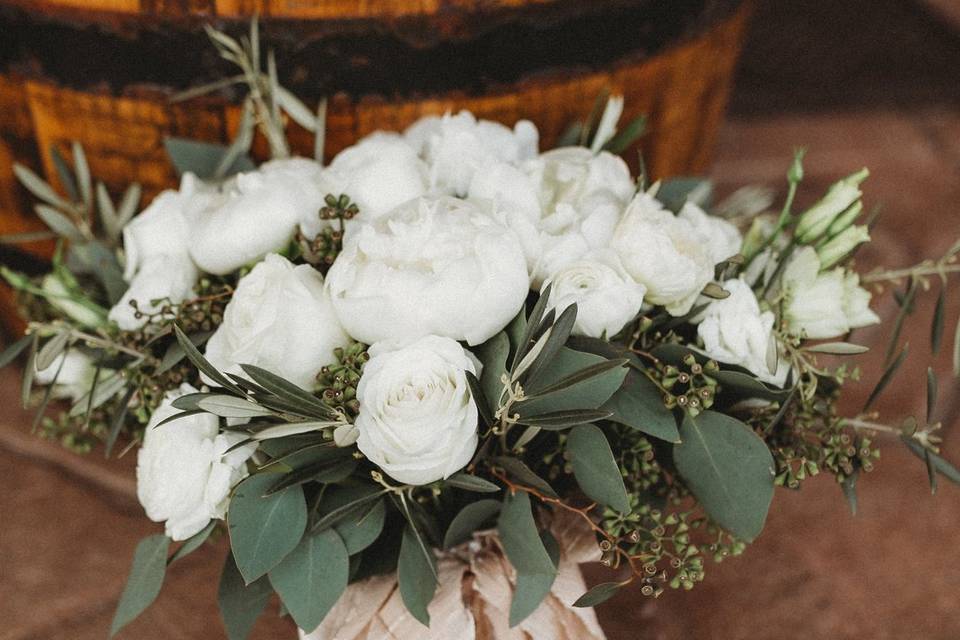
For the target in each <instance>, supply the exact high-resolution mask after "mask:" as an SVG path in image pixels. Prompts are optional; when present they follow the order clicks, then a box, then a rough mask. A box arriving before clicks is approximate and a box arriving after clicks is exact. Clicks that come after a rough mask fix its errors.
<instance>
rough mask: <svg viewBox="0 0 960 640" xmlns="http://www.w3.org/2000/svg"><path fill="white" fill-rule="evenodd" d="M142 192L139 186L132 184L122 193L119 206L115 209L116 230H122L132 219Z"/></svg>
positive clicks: (135, 183)
mask: <svg viewBox="0 0 960 640" xmlns="http://www.w3.org/2000/svg"><path fill="white" fill-rule="evenodd" d="M142 191H143V189H142V188H141V187H140V184H139V183H137V182H134V183H133V184H131V185H130V186H129V187H127V190H126V191H124V192H123V198H121V199H120V206H119V207H118V208H117V229H119V230H122V229H123V228H124V227H125V226H126V225H127V223H128V222H130V220H132V219H133V215H134V214H135V213H136V212H137V207H138V206H139V205H140V195H141V193H142Z"/></svg>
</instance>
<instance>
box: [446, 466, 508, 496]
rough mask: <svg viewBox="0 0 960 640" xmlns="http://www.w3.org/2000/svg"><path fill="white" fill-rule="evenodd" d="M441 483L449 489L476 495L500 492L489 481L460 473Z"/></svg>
mask: <svg viewBox="0 0 960 640" xmlns="http://www.w3.org/2000/svg"><path fill="white" fill-rule="evenodd" d="M443 482H444V484H447V485H449V486H451V487H456V488H458V489H463V490H465V491H474V492H476V493H496V492H498V491H500V487H499V486H498V485H496V484H494V483H492V482H490V481H489V480H484V479H483V478H480V477H478V476H474V475H471V474H469V473H464V472H462V471H461V472H458V473H455V474H453V475H452V476H450V477H449V478H447V479H446V480H444V481H443Z"/></svg>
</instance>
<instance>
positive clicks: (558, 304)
mask: <svg viewBox="0 0 960 640" xmlns="http://www.w3.org/2000/svg"><path fill="white" fill-rule="evenodd" d="M548 284H551V285H552V287H551V290H550V300H549V302H548V308H552V309H556V311H557V314H558V315H559V314H560V313H561V312H563V310H564V309H566V308H567V307H568V306H570V305H571V304H574V303H576V305H577V320H576V323H575V324H574V326H573V333H574V334H576V335H582V336H590V337H592V338H600V337H602V336H606V337H608V338H609V337H613V336H614V335H616V334H617V333H619V332H620V330H621V329H623V327H624V325H626V324H627V322H629V321H630V320H632V319H633V318H634V317H635V316H636V315H637V313H638V312H639V311H640V305H641V304H643V294H644V293H646V287H644V286H643V285H642V284H639V283H637V282H634V280H633V278H631V277H630V275H629V274H627V272H626V271H624V269H623V265H621V264H620V259H619V258H618V257H617V255H616V253H614V252H613V251H611V250H609V249H607V250H601V251H595V252H592V253H589V254H587V255H585V256H583V257H582V258H580V259H579V260H577V261H576V262H573V263H571V264H569V265H567V266H566V267H564V268H562V269H561V270H560V271H558V272H557V273H555V274H553V275H552V276H551V277H550V278H549V279H547V281H546V282H544V285H543V286H544V288H546V286H547V285H548Z"/></svg>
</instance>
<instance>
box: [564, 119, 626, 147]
mask: <svg viewBox="0 0 960 640" xmlns="http://www.w3.org/2000/svg"><path fill="white" fill-rule="evenodd" d="M582 131H583V123H582V122H571V123H570V124H569V125H568V126H567V128H566V129H564V131H563V133H562V134H560V137H559V138H557V143H556V146H555V148H557V149H559V148H560V147H576V146H578V144H579V142H580V135H581V133H582ZM611 153H613V152H611Z"/></svg>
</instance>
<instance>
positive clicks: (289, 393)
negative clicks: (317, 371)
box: [240, 364, 336, 417]
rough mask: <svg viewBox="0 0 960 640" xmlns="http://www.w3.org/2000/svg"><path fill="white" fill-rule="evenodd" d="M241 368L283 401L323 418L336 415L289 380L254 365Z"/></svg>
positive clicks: (243, 365) (245, 365) (241, 366)
mask: <svg viewBox="0 0 960 640" xmlns="http://www.w3.org/2000/svg"><path fill="white" fill-rule="evenodd" d="M240 368H241V369H243V372H244V373H246V374H247V375H248V376H250V378H251V379H252V380H253V381H254V382H256V383H257V384H259V385H260V386H261V387H263V388H264V389H266V390H267V391H269V392H270V393H272V394H274V395H275V396H277V397H278V398H280V399H281V400H283V401H285V402H288V403H290V404H291V405H294V406H299V407H303V409H304V410H310V411H312V412H314V413H315V414H319V415H320V416H323V417H333V416H335V415H336V414H335V413H334V411H333V410H332V409H330V407H328V406H327V405H325V404H323V401H321V400H320V399H319V398H317V397H316V396H314V395H313V394H312V393H310V392H309V391H306V390H304V389H301V388H300V387H298V386H297V385H295V384H293V383H292V382H290V381H289V380H285V379H284V378H281V377H280V376H278V375H276V374H275V373H271V372H270V371H267V370H266V369H263V368H261V367H257V366H255V365H252V364H242V365H240Z"/></svg>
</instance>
